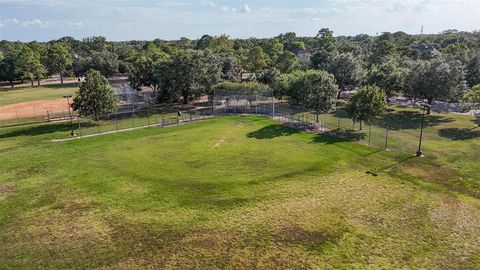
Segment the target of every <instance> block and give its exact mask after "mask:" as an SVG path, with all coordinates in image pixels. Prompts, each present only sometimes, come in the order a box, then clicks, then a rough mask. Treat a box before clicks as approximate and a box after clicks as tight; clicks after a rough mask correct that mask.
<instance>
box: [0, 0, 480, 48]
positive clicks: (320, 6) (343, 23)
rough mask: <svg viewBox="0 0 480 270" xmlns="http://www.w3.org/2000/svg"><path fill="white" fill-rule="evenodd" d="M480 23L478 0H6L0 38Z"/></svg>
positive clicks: (479, 26)
mask: <svg viewBox="0 0 480 270" xmlns="http://www.w3.org/2000/svg"><path fill="white" fill-rule="evenodd" d="M422 26H423V28H424V33H439V32H441V31H443V30H446V29H458V30H462V31H474V30H480V0H316V1H314V0H296V1H295V0H291V1H287V0H250V1H248V0H245V1H233V0H177V1H173V0H155V1H154V0H0V40H1V39H6V40H20V41H31V40H38V41H48V40H52V39H58V38H60V37H63V36H72V37H74V38H77V39H81V38H84V37H88V36H96V35H101V36H105V37H106V38H107V39H108V40H114V41H121V40H153V39H155V38H160V39H166V40H173V39H179V38H180V37H187V38H191V39H195V38H200V37H201V36H202V35H204V34H209V35H221V34H227V35H229V36H230V37H232V38H249V37H259V38H262V37H272V36H276V35H278V34H280V33H285V32H296V33H297V35H298V36H314V35H315V34H316V33H317V32H318V30H319V29H321V28H324V27H328V28H330V29H331V30H333V31H334V35H337V36H338V35H357V34H370V35H375V34H377V33H381V32H396V31H404V32H407V33H409V34H419V33H420V29H421V27H422Z"/></svg>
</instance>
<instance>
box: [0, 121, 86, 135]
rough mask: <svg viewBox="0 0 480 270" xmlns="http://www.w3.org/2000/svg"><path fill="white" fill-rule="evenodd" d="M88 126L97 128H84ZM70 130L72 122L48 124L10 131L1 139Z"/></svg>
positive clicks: (74, 126)
mask: <svg viewBox="0 0 480 270" xmlns="http://www.w3.org/2000/svg"><path fill="white" fill-rule="evenodd" d="M86 125H88V126H95V124H93V123H82V127H85V126H86ZM77 128H78V126H76V125H75V124H74V125H73V129H77ZM70 130H72V125H71V124H70V122H65V123H57V124H46V125H39V126H32V127H25V128H19V129H14V130H12V131H9V132H6V133H3V134H2V133H0V138H12V137H17V136H38V135H44V134H48V133H54V132H67V131H70Z"/></svg>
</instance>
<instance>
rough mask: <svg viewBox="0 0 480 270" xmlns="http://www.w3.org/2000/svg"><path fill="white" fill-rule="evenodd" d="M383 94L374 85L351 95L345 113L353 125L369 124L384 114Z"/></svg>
mask: <svg viewBox="0 0 480 270" xmlns="http://www.w3.org/2000/svg"><path fill="white" fill-rule="evenodd" d="M386 107H387V105H386V103H385V93H384V92H383V90H382V89H380V88H379V87H378V86H375V85H367V86H365V87H363V88H362V89H360V90H359V91H358V92H357V93H356V94H355V95H353V96H352V97H351V98H350V99H349V100H348V103H347V107H346V110H347V113H348V115H349V117H350V118H351V119H352V121H353V122H354V123H356V122H360V130H361V129H362V122H369V121H371V120H372V119H373V118H375V117H377V116H380V115H381V114H383V113H384V112H385V109H386Z"/></svg>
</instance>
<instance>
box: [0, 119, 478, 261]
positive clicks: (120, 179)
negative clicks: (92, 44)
mask: <svg viewBox="0 0 480 270" xmlns="http://www.w3.org/2000/svg"><path fill="white" fill-rule="evenodd" d="M456 122H457V121H455V119H454V120H452V121H451V122H449V123H445V124H444V125H449V124H450V125H455V123H456ZM454 127H455V126H454ZM68 130H69V125H68V124H46V125H31V126H23V127H14V128H5V129H0V160H1V162H0V268H1V269H22V268H28V269H31V268H35V269H38V268H42V269H70V268H79V269H85V268H93V269H195V268H196V269H312V268H316V269H399V268H401V269H421V268H423V269H478V268H480V193H479V190H478V181H480V180H479V179H478V178H480V177H479V176H480V168H479V166H478V163H479V162H480V161H479V160H480V159H479V155H480V136H478V137H476V136H470V137H468V138H462V139H461V140H453V139H448V138H444V137H439V139H438V141H435V144H430V145H428V144H427V145H428V147H429V148H430V149H431V151H435V149H436V150H438V152H431V153H430V154H429V155H427V157H425V158H412V157H411V154H412V153H403V152H400V151H388V152H385V151H380V150H378V149H375V148H370V147H368V146H365V145H362V144H358V143H354V142H348V141H343V140H341V139H338V138H335V137H331V136H328V135H313V134H306V133H302V132H299V131H296V130H293V129H289V128H286V127H284V126H280V125H278V124H277V123H275V122H274V121H272V120H270V119H266V118H256V117H241V116H236V117H225V118H218V119H212V120H208V121H204V122H198V123H192V124H188V125H184V126H178V127H169V128H163V129H162V128H149V129H144V130H137V131H132V132H125V133H118V134H113V135H108V136H100V137H95V138H88V139H81V140H74V141H69V142H61V143H51V142H49V141H48V139H49V138H54V137H58V136H61V135H62V134H63V133H66V132H68ZM450 145H451V147H450ZM449 147H450V149H451V154H449V153H448V151H447V150H448V148H449Z"/></svg>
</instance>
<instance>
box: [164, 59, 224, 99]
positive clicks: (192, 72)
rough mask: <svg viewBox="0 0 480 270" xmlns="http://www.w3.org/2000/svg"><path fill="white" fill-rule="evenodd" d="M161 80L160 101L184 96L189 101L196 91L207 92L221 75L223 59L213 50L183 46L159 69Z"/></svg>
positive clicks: (199, 93)
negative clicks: (198, 49)
mask: <svg viewBox="0 0 480 270" xmlns="http://www.w3.org/2000/svg"><path fill="white" fill-rule="evenodd" d="M155 76H156V79H157V80H158V81H159V84H160V95H159V101H172V100H173V101H175V100H178V98H179V97H182V100H183V103H184V104H186V103H188V101H189V100H190V98H192V97H193V96H196V95H201V94H205V93H207V92H208V91H209V90H210V89H211V87H212V86H213V85H214V84H216V83H218V81H219V80H220V77H221V61H220V59H218V58H217V57H216V56H215V55H213V54H211V52H201V51H196V50H180V51H177V52H176V53H174V54H173V55H172V56H171V57H170V59H169V61H167V62H166V63H164V64H161V65H158V66H157V67H156V70H155Z"/></svg>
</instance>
